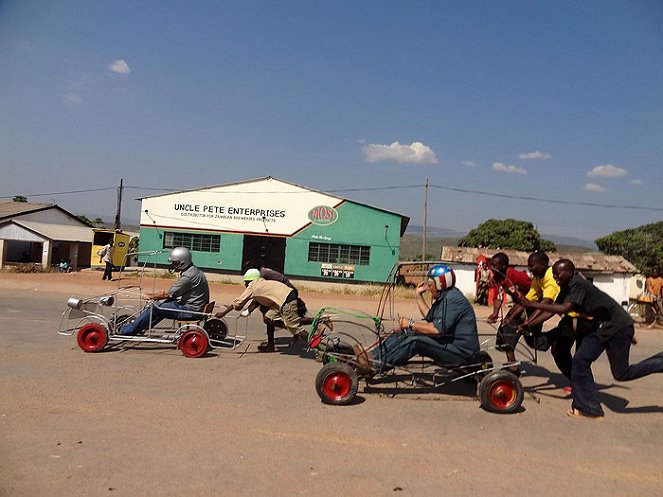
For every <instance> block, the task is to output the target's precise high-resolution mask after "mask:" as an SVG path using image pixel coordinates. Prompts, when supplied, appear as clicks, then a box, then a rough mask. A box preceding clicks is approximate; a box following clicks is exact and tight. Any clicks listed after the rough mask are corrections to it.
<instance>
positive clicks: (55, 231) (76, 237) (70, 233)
mask: <svg viewBox="0 0 663 497" xmlns="http://www.w3.org/2000/svg"><path fill="white" fill-rule="evenodd" d="M13 222H14V223H15V224H17V225H19V226H22V227H24V228H26V229H28V230H30V231H33V232H35V233H37V234H39V235H41V236H43V237H45V238H48V239H49V240H53V241H59V242H88V243H92V229H91V228H87V227H85V226H73V225H66V224H51V223H39V222H36V221H23V220H20V221H19V220H14V221H13Z"/></svg>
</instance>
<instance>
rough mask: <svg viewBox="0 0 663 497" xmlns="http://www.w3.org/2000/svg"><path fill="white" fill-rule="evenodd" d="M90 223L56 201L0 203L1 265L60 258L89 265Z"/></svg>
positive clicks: (43, 262) (74, 265) (46, 263)
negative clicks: (48, 202)
mask: <svg viewBox="0 0 663 497" xmlns="http://www.w3.org/2000/svg"><path fill="white" fill-rule="evenodd" d="M91 250H92V226H89V225H88V224H87V223H85V222H83V221H81V220H80V219H78V218H77V217H76V216H75V215H73V214H71V213H70V212H67V211H66V210H64V209H63V208H61V207H59V206H57V205H56V204H33V203H28V202H0V268H2V267H3V266H5V265H6V264H7V263H12V262H18V263H20V262H34V263H38V264H41V265H42V266H44V267H49V266H51V264H56V263H58V262H60V261H62V260H65V261H67V262H69V264H70V265H71V267H72V268H77V267H89V266H90V260H91Z"/></svg>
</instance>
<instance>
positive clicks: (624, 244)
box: [594, 221, 663, 274]
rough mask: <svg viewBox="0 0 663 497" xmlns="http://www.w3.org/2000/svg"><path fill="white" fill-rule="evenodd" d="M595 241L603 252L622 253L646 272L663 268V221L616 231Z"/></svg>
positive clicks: (610, 253) (609, 253)
mask: <svg viewBox="0 0 663 497" xmlns="http://www.w3.org/2000/svg"><path fill="white" fill-rule="evenodd" d="M594 243H596V245H597V247H598V248H599V250H600V251H601V252H604V253H606V254H608V255H621V256H622V257H624V258H625V259H627V260H628V261H629V262H631V263H632V264H633V265H634V266H635V267H637V268H638V270H640V271H641V272H643V273H644V274H649V272H650V271H651V270H652V269H653V268H659V269H661V268H663V221H659V222H658V223H653V224H645V225H643V226H639V227H637V228H630V229H627V230H623V231H615V232H614V233H612V234H610V235H607V236H604V237H602V238H599V239H598V240H596V241H595V242H594Z"/></svg>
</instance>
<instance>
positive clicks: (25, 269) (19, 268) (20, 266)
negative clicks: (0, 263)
mask: <svg viewBox="0 0 663 497" xmlns="http://www.w3.org/2000/svg"><path fill="white" fill-rule="evenodd" d="M6 271H7V272H8V273H24V274H27V273H53V272H55V269H53V268H51V267H44V266H42V265H41V264H38V263H36V262H20V263H16V264H12V265H11V266H7V269H6Z"/></svg>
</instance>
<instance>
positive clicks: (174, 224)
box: [140, 178, 343, 235]
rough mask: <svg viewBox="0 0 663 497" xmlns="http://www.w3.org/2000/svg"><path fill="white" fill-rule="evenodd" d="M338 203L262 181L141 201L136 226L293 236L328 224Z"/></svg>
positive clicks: (335, 215) (270, 180)
mask: <svg viewBox="0 0 663 497" xmlns="http://www.w3.org/2000/svg"><path fill="white" fill-rule="evenodd" d="M342 202H343V199H341V198H338V197H333V196H331V195H326V194H324V193H320V192H316V191H312V190H308V189H305V188H302V187H299V186H297V185H293V184H290V183H285V182H283V181H279V180H275V179H273V178H267V179H264V180H258V181H252V182H247V183H237V184H233V185H227V186H219V187H212V188H206V189H201V190H195V191H186V192H178V193H172V194H168V195H159V196H156V197H146V198H144V199H142V208H141V219H140V223H141V225H146V226H150V225H156V226H163V227H171V228H182V229H200V230H205V229H208V230H214V231H237V232H242V233H258V234H260V233H264V234H270V235H292V234H294V233H296V232H297V231H299V230H301V229H302V228H304V227H305V226H307V225H309V224H311V223H314V224H317V225H321V226H324V225H328V224H332V223H333V222H335V221H336V220H337V219H338V212H337V210H336V207H337V206H338V205H340V204H341V203H342Z"/></svg>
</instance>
